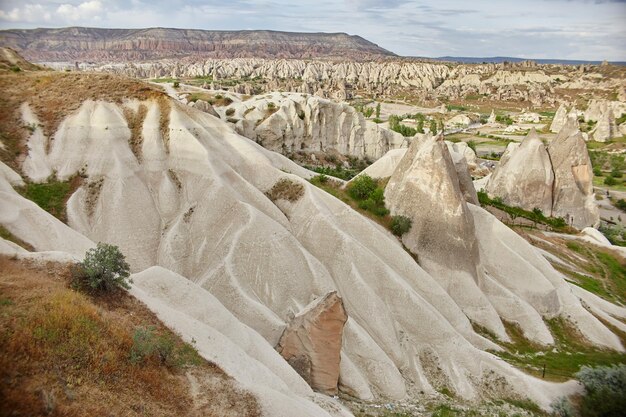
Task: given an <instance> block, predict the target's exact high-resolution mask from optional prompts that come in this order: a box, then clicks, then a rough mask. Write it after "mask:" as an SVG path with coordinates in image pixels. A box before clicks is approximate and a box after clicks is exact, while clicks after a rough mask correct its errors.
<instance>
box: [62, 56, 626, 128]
mask: <svg viewBox="0 0 626 417" xmlns="http://www.w3.org/2000/svg"><path fill="white" fill-rule="evenodd" d="M259 54H260V55H261V56H262V55H263V50H262V48H259ZM50 65H54V63H50ZM57 65H58V68H67V64H64V63H58V64H57ZM73 66H74V61H72V67H73ZM79 67H80V69H81V70H86V71H98V72H113V73H118V74H124V75H129V76H133V77H138V78H158V77H190V78H193V77H198V76H201V77H211V78H212V85H213V88H212V89H225V90H228V91H232V92H238V93H243V94H261V93H268V92H272V91H291V92H299V93H307V94H316V95H319V96H321V97H325V98H334V99H337V100H345V99H349V98H350V97H352V96H353V95H354V94H355V93H356V92H357V91H358V94H361V95H365V96H370V97H389V98H391V97H397V96H402V95H410V96H411V97H413V98H414V99H417V100H428V101H431V100H439V99H440V98H446V99H448V100H457V99H460V100H464V99H465V97H467V96H468V95H470V96H471V95H474V96H476V95H480V96H481V97H480V99H479V100H480V101H516V102H525V103H527V104H528V106H542V107H545V106H555V104H556V103H557V102H558V101H563V100H568V99H569V97H571V95H572V94H579V92H580V90H581V89H584V90H587V91H589V92H594V91H598V92H600V91H602V92H603V94H604V92H605V91H606V90H614V89H616V88H620V87H621V83H622V82H623V81H622V80H623V78H624V75H619V74H617V75H615V76H611V77H604V76H602V77H598V76H599V75H601V74H599V73H598V71H599V70H598V69H597V67H593V68H592V69H591V70H590V71H589V73H585V74H582V75H581V74H580V73H579V72H578V71H577V69H576V68H575V67H573V66H569V65H563V66H558V67H555V66H542V65H539V66H537V67H533V68H528V67H525V66H523V65H521V64H513V65H505V64H448V65H445V64H443V63H439V62H420V61H418V60H414V59H392V58H387V59H384V60H374V61H369V62H354V61H350V57H349V56H346V57H342V58H341V60H315V59H312V60H298V59H289V60H284V59H259V58H237V59H204V58H198V57H194V56H189V57H186V58H177V59H160V60H158V61H144V62H136V61H132V62H128V61H125V60H114V59H108V60H105V61H104V62H102V61H100V63H99V64H94V63H93V60H90V61H89V62H83V63H80V64H79ZM619 70H620V71H622V70H621V69H619ZM587 78H590V80H587ZM564 79H571V80H572V82H571V83H567V84H564V83H561V81H562V80H564ZM580 80H583V81H584V82H582V83H581V82H576V81H580ZM568 89H571V90H575V91H568ZM614 113H615V114H616V117H619V116H618V115H617V112H616V111H615V109H614Z"/></svg>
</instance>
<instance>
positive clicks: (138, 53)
mask: <svg viewBox="0 0 626 417" xmlns="http://www.w3.org/2000/svg"><path fill="white" fill-rule="evenodd" d="M0 44H1V45H2V46H8V47H12V48H14V49H16V50H17V51H18V52H20V53H22V54H23V55H24V57H25V58H27V59H29V60H31V61H35V62H54V61H63V62H74V61H81V62H110V61H114V62H132V61H137V60H154V59H162V58H176V57H186V56H199V57H205V58H208V57H212V58H239V57H257V58H343V59H346V58H348V59H376V58H382V57H388V56H394V54H393V53H392V52H389V51H387V50H385V49H383V48H381V47H379V46H378V45H376V44H373V43H371V42H369V41H367V40H365V39H363V38H361V37H360V36H351V35H347V34H345V33H297V32H275V31H269V30H250V31H211V30H188V29H167V28H148V29H100V28H83V27H70V28H61V29H14V30H3V31H0Z"/></svg>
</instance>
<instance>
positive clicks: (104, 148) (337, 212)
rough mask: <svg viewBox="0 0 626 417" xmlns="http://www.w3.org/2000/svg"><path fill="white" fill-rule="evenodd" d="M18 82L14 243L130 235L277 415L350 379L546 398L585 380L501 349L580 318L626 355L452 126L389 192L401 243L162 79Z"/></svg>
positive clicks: (323, 399) (5, 126)
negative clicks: (519, 224) (483, 186)
mask: <svg viewBox="0 0 626 417" xmlns="http://www.w3.org/2000/svg"><path fill="white" fill-rule="evenodd" d="M0 81H1V84H0V86H1V87H2V88H1V89H0V91H1V92H2V93H1V94H2V101H1V103H2V105H3V106H4V108H3V119H2V122H3V123H2V124H0V128H1V129H2V131H1V132H0V133H1V134H2V136H1V137H2V145H3V146H2V148H3V150H4V151H3V153H2V154H1V156H2V161H3V162H2V163H0V201H1V203H0V208H1V210H0V225H1V226H2V227H3V228H4V230H6V233H3V236H4V237H3V238H2V239H0V252H1V253H5V254H8V255H11V256H13V257H16V258H31V257H42V256H48V257H54V258H61V257H62V258H64V259H66V260H72V259H76V258H79V257H82V256H83V254H84V252H85V250H86V249H87V248H89V247H92V246H94V243H95V242H98V241H102V242H108V243H112V244H115V245H116V246H119V247H120V248H121V250H122V251H123V253H125V254H126V255H127V259H128V261H129V263H130V265H131V268H132V271H133V272H134V274H133V275H132V278H133V286H132V288H131V290H130V294H131V295H132V296H134V297H135V298H137V299H138V300H140V301H141V302H143V303H144V304H145V305H146V306H147V308H149V309H150V310H151V311H152V312H154V314H156V315H157V317H158V318H159V319H160V320H161V321H162V322H163V323H164V324H165V325H166V326H167V327H168V328H170V329H171V330H173V331H175V332H176V333H178V334H179V335H180V337H181V338H182V339H183V340H184V341H186V342H190V343H193V345H194V346H195V348H196V349H197V352H198V354H199V355H200V356H202V357H203V358H204V359H206V360H208V361H211V362H213V363H215V364H216V365H218V366H219V367H220V368H221V369H223V370H224V372H226V373H227V374H228V375H229V376H231V377H232V378H234V379H235V380H237V381H238V383H239V384H240V387H241V388H242V389H244V390H246V391H247V392H249V393H251V394H252V395H253V396H254V398H255V401H256V403H257V404H258V407H259V410H260V413H261V415H263V416H272V417H276V416H278V417H280V416H285V417H287V416H294V415H298V416H303V417H318V416H319V417H329V416H337V417H346V416H350V415H351V413H350V412H349V411H347V410H346V408H345V407H344V405H342V404H341V402H340V401H338V400H337V399H334V398H332V397H329V396H327V395H325V394H334V393H336V392H339V393H342V394H346V395H349V396H351V397H354V398H357V399H359V400H364V401H372V402H379V403H380V402H385V403H388V402H395V403H399V402H402V401H414V400H416V399H417V398H420V396H430V397H434V398H440V397H441V395H442V394H440V393H441V392H446V393H449V394H450V395H451V396H455V397H457V398H459V399H463V400H468V401H480V400H482V399H494V398H500V399H518V400H525V399H526V398H529V399H530V400H532V401H534V402H536V403H537V404H538V405H539V406H540V407H542V408H544V409H547V408H549V405H550V403H551V401H552V400H554V399H555V398H556V397H559V396H562V395H567V394H570V393H573V392H576V391H577V390H578V389H579V388H578V385H577V384H576V383H573V382H571V381H570V382H563V379H561V380H560V381H559V382H555V381H547V380H541V379H538V378H535V377H533V376H531V375H529V374H528V373H525V372H523V371H521V370H520V369H517V368H516V367H514V366H513V365H511V364H509V363H507V362H505V361H503V360H502V359H500V358H499V357H498V356H497V355H499V354H501V353H504V352H505V349H507V346H511V345H509V344H513V343H514V342H515V338H514V336H515V335H517V334H519V335H521V336H520V338H521V339H523V340H526V341H527V343H531V344H532V346H535V347H537V346H540V347H542V348H543V349H545V351H546V352H553V351H554V350H555V349H554V348H555V346H556V345H557V343H560V342H559V340H560V339H559V336H560V335H561V334H563V332H565V331H566V329H569V330H568V331H571V333H572V334H576V335H578V336H577V337H578V338H579V340H580V343H581V344H584V346H586V349H590V350H594V352H600V353H599V354H606V355H614V356H611V358H614V357H618V358H622V357H623V352H624V350H625V349H624V345H623V343H622V340H621V339H620V336H618V335H619V334H621V332H624V331H626V325H624V322H623V321H622V320H623V319H624V318H626V309H624V308H623V307H619V306H616V305H613V304H611V303H609V302H608V301H604V300H601V299H600V298H599V297H598V296H596V295H594V294H592V293H590V292H587V291H585V290H583V289H580V288H578V287H576V288H577V291H574V285H573V284H571V283H569V282H568V281H566V280H565V279H564V277H563V275H562V274H561V273H560V272H559V271H557V270H556V269H555V268H553V267H552V266H551V264H550V263H549V262H548V261H547V260H546V259H545V258H544V257H543V256H542V255H541V253H540V252H539V251H538V250H537V249H535V248H534V247H533V246H531V245H530V244H529V243H528V242H527V241H526V240H524V239H523V238H521V237H520V236H519V235H518V234H516V233H515V232H514V231H513V230H511V229H510V228H508V227H507V226H505V225H504V224H502V223H500V222H499V221H498V220H497V219H496V218H495V217H494V216H492V215H491V214H490V213H488V212H487V211H485V210H483V209H481V208H480V207H478V206H476V205H474V204H472V203H469V202H467V200H471V201H474V203H475V202H476V199H475V192H473V190H472V189H471V187H472V185H471V181H469V182H468V178H469V173H468V172H467V171H466V170H464V169H463V167H464V165H463V164H462V163H461V164H457V161H456V159H453V157H452V155H451V154H450V151H449V150H448V146H446V145H445V143H444V142H443V141H442V140H441V138H433V137H430V136H425V137H423V138H422V140H414V141H413V142H412V143H411V145H410V147H409V148H408V150H407V151H406V152H405V153H404V155H403V156H402V157H401V158H400V161H399V163H398V164H397V166H396V167H395V168H394V169H393V172H392V174H391V179H390V181H389V185H388V188H387V190H386V191H385V193H384V197H386V198H387V200H388V201H387V205H388V207H389V208H390V209H391V211H392V213H393V214H399V215H403V216H406V217H408V218H410V219H411V220H412V223H413V225H414V228H415V229H412V230H411V231H409V232H408V233H406V234H405V237H403V238H402V239H401V240H400V239H399V238H397V237H396V236H394V235H393V234H392V233H391V232H390V231H389V230H388V229H387V228H385V227H384V226H383V225H381V224H379V223H376V222H374V221H372V219H371V218H368V217H366V216H364V215H363V214H361V212H359V211H357V210H355V209H353V208H352V207H351V206H349V205H348V204H346V202H345V201H344V200H343V199H340V198H338V197H341V194H340V193H341V189H339V188H337V189H334V190H330V191H332V192H330V191H328V189H324V188H320V187H317V186H316V185H315V181H313V182H312V181H308V180H309V179H311V178H312V177H313V176H314V173H312V172H310V171H308V170H306V169H304V168H303V167H301V166H299V165H297V164H295V163H294V162H293V161H291V160H289V159H287V158H286V157H284V156H282V155H280V154H278V153H276V152H273V151H270V150H268V149H265V148H263V147H262V146H260V145H259V144H257V143H255V142H254V141H252V140H250V139H248V138H246V137H243V136H241V135H239V134H238V133H237V132H236V131H235V130H234V129H233V128H232V125H230V124H228V123H227V122H225V121H223V120H221V119H219V118H216V117H215V116H213V115H211V114H209V113H206V112H203V111H201V110H199V109H197V108H193V107H191V106H188V105H185V104H182V103H180V102H178V101H176V100H173V99H170V98H169V97H167V96H166V95H165V94H163V93H162V92H159V91H158V90H156V87H154V86H150V85H148V84H145V83H142V82H139V81H134V80H128V79H124V78H122V77H117V76H112V75H106V74H71V73H70V74H68V73H55V72H49V71H46V72H40V71H38V72H27V71H22V72H19V73H12V72H10V71H7V72H6V73H3V74H2V75H1V76H0ZM61 103H62V104H63V106H61ZM296 116H297V112H296ZM297 117H298V118H299V116H297ZM305 119H306V115H305ZM336 134H338V135H340V134H343V132H342V131H338V132H337V133H336ZM391 152H395V151H394V150H392V151H391ZM383 158H385V157H383ZM383 158H381V160H382V159H383ZM59 184H60V185H59ZM37 187H43V188H44V189H46V190H58V189H61V190H63V191H62V192H60V193H57V194H56V195H55V196H56V197H57V198H56V199H55V201H56V203H55V204H57V205H58V206H60V211H63V212H64V215H58V217H54V216H53V215H52V214H50V212H48V211H45V210H44V207H46V208H48V209H49V208H50V207H49V204H46V203H49V202H48V201H46V202H42V201H39V200H38V201H39V203H40V204H41V205H37V204H35V203H34V202H33V201H31V200H30V199H29V198H27V197H29V196H31V194H30V193H29V192H28V190H30V189H32V188H35V189H37ZM327 191H328V192H327ZM59 194H60V195H59ZM379 194H380V193H379ZM378 199H379V200H384V198H383V196H382V195H379V196H378ZM50 211H52V212H55V213H57V214H58V212H57V211H55V210H50ZM61 219H62V220H64V221H62V220H61ZM459 236H461V237H462V238H463V241H461V239H459ZM19 242H22V245H21V246H20V244H19ZM450 251H452V252H450ZM451 253H453V254H454V256H453V257H451V256H450V254H451ZM451 277H454V278H455V279H451ZM598 317H602V321H601V320H600V319H599V318H598ZM554 323H562V324H560V325H558V326H559V327H555V324H554ZM513 349H514V345H513V348H512V351H514V350H513ZM557 352H558V350H557ZM526 359H528V358H526Z"/></svg>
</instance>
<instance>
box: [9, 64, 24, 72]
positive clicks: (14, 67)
mask: <svg viewBox="0 0 626 417" xmlns="http://www.w3.org/2000/svg"><path fill="white" fill-rule="evenodd" d="M21 70H22V69H21V68H20V67H18V66H17V65H13V66H12V67H11V71H13V72H20V71H21Z"/></svg>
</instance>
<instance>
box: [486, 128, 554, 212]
mask: <svg viewBox="0 0 626 417" xmlns="http://www.w3.org/2000/svg"><path fill="white" fill-rule="evenodd" d="M512 149H514V148H513V147H511V148H509V147H507V151H506V152H505V154H503V156H502V158H501V160H500V164H498V166H497V167H496V169H495V170H494V172H493V174H492V175H491V177H490V179H489V182H488V183H487V186H486V191H487V193H488V194H489V196H490V197H492V198H493V197H500V198H501V199H502V201H503V202H504V203H505V204H507V205H509V206H516V207H522V208H524V209H526V210H533V209H534V208H539V209H541V211H543V212H544V213H546V214H549V213H550V212H551V211H552V185H553V183H554V175H553V174H552V166H551V163H550V156H549V155H548V151H547V150H546V147H545V146H544V144H543V142H542V141H541V139H539V136H538V135H537V132H536V131H535V129H532V130H531V131H530V133H528V135H527V136H526V138H524V140H523V141H522V143H521V144H520V145H519V147H517V149H516V150H515V151H512Z"/></svg>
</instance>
